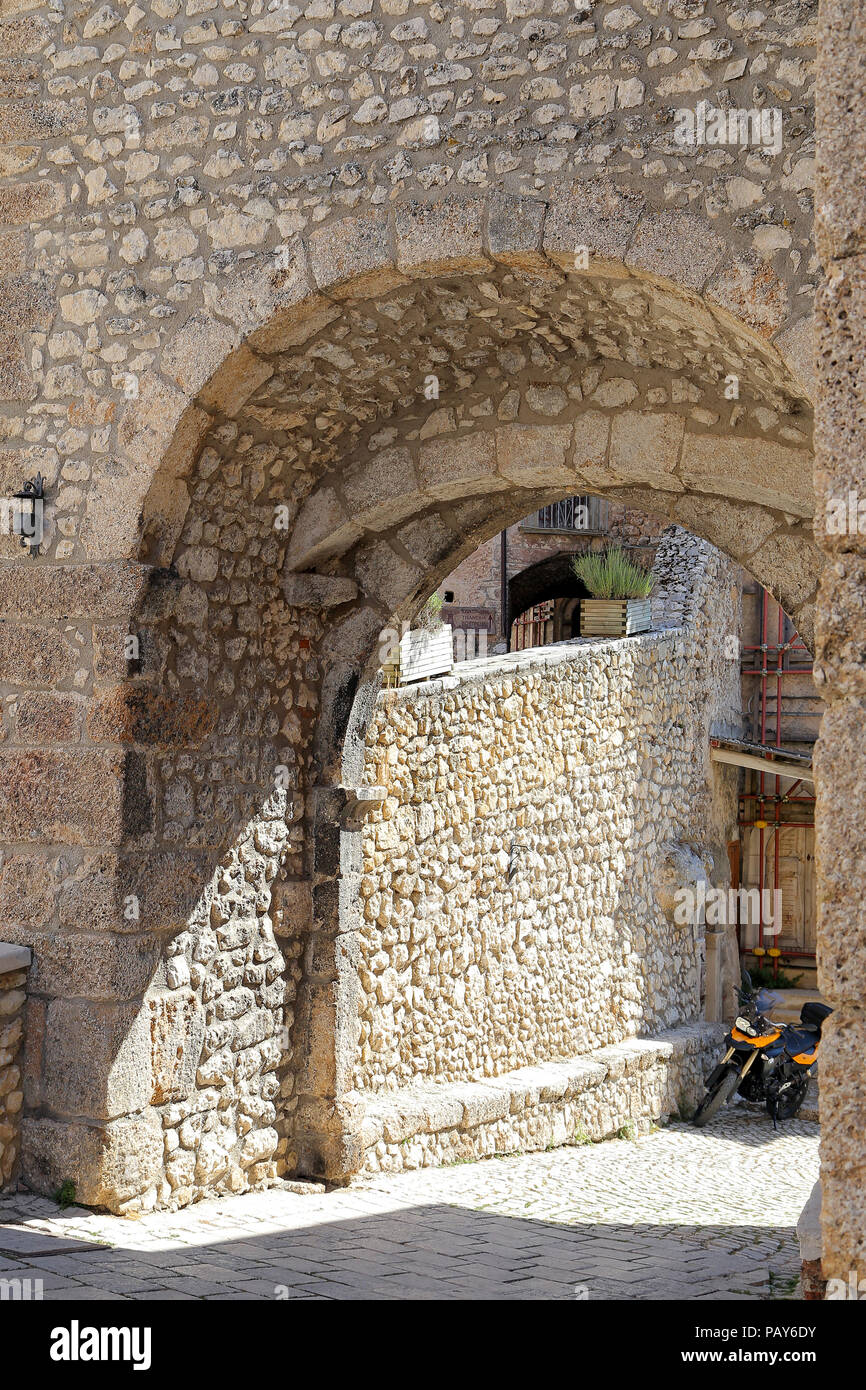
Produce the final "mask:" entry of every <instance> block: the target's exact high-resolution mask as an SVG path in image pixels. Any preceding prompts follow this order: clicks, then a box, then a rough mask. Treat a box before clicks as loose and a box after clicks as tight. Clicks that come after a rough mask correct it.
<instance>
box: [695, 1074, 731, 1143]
mask: <svg viewBox="0 0 866 1390" xmlns="http://www.w3.org/2000/svg"><path fill="white" fill-rule="evenodd" d="M739 1084H740V1073H739V1072H738V1071H737V1070H736V1068H735V1067H732V1068H731V1069H730V1071H727V1072H726V1073H725V1075H724V1076H722V1077H720V1078H719V1080H718V1081H717V1083H716V1085H715V1086H714V1087H713V1089H712V1091H708V1092H707V1094H706V1095H705V1096H704V1098H703V1100H702V1101H701V1103H700V1105H699V1106H698V1108H697V1110H696V1111H695V1113H694V1115H693V1116H692V1124H693V1125H696V1126H697V1128H698V1129H702V1128H703V1127H704V1125H707V1124H709V1122H710V1120H712V1119H714V1118H715V1116H716V1115H718V1113H719V1111H720V1110H721V1108H722V1106H723V1105H726V1104H727V1102H728V1101H729V1100H730V1099H731V1096H732V1095H733V1094H734V1092H735V1091H736V1089H737V1087H738V1086H739Z"/></svg>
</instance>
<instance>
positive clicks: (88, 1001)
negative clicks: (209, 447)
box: [0, 559, 183, 1209]
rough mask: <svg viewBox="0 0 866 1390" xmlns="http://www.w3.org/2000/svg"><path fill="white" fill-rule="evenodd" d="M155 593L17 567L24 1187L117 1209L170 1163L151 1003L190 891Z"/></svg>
mask: <svg viewBox="0 0 866 1390" xmlns="http://www.w3.org/2000/svg"><path fill="white" fill-rule="evenodd" d="M149 586H150V577H149V571H148V570H147V569H146V568H145V567H143V566H141V565H137V564H134V563H124V562H117V563H107V564H104V565H76V566H59V565H58V566H55V565H47V564H40V563H39V562H32V561H30V560H29V559H25V560H24V561H21V562H18V563H17V564H9V565H4V566H3V567H2V568H0V619H2V630H0V683H2V687H3V688H4V690H5V693H6V694H7V695H9V694H11V695H13V696H14V700H11V701H10V700H7V711H8V712H9V713H8V718H9V723H8V727H7V738H6V741H5V743H4V744H3V751H2V753H0V764H2V767H0V776H2V782H3V786H4V789H5V795H4V798H3V801H2V805H0V841H2V847H3V850H4V856H3V862H2V869H0V907H2V935H3V936H4V937H5V938H6V939H7V940H9V941H11V942H14V943H16V944H18V945H20V946H26V947H30V948H31V949H32V953H33V965H32V969H31V972H30V977H29V981H28V1005H27V1038H26V1085H25V1088H24V1092H25V1104H24V1111H23V1119H22V1164H21V1169H22V1176H23V1177H24V1179H25V1181H26V1182H27V1183H28V1185H29V1186H31V1187H33V1188H34V1189H36V1190H37V1191H42V1192H52V1191H54V1190H56V1188H57V1187H59V1186H60V1185H61V1184H62V1183H63V1182H65V1181H70V1182H72V1183H73V1184H74V1185H75V1189H76V1194H77V1196H78V1197H79V1199H80V1200H82V1201H83V1202H85V1203H88V1204H94V1205H107V1206H111V1207H113V1208H114V1209H117V1208H118V1207H121V1206H122V1205H123V1203H124V1201H127V1200H129V1199H130V1198H132V1197H133V1196H136V1195H138V1194H141V1193H142V1192H143V1191H145V1190H147V1189H148V1187H152V1186H153V1183H154V1181H155V1180H156V1177H157V1175H158V1174H159V1173H160V1172H161V1169H162V1154H163V1140H162V1131H161V1126H160V1123H159V1119H158V1117H157V1115H156V1114H155V1112H154V1110H153V1108H152V1099H153V1090H154V1087H153V1039H152V1036H151V1029H150V1025H149V1019H148V1017H147V1014H146V1012H145V1010H144V998H145V994H146V992H147V990H148V989H149V987H150V984H151V982H152V980H153V977H154V975H155V972H156V970H157V967H158V964H159V961H160V958H161V955H162V950H163V946H164V941H165V934H166V932H167V931H168V930H169V929H170V927H171V923H172V920H173V914H172V912H171V910H170V903H171V899H172V897H173V896H174V897H176V896H177V894H178V891H179V885H180V884H181V883H182V882H183V875H182V874H179V872H178V866H177V863H176V862H175V860H174V857H172V856H166V855H163V854H160V853H158V852H155V851H156V850H157V849H158V842H157V824H156V822H157V820H158V807H157V806H156V804H155V797H154V785H155V779H154V776H153V772H152V760H153V757H154V751H153V745H154V744H155V743H159V742H160V740H165V739H166V736H167V735H166V729H167V728H168V729H171V730H173V734H174V736H175V737H176V738H177V741H180V733H179V732H178V726H177V722H176V720H175V719H173V718H172V717H171V711H170V708H169V707H168V706H167V705H166V702H165V701H163V702H162V703H161V704H160V703H159V700H158V698H157V704H156V706H154V704H153V701H154V699H155V698H156V694H155V687H154V685H153V684H152V682H154V681H156V680H157V673H156V671H155V670H153V669H151V667H152V665H153V664H154V662H153V652H152V650H151V648H150V644H149V642H148V641H147V639H146V638H145V637H144V636H143V629H144V627H145V624H146V622H147V616H146V609H147V608H148V605H149V604H150V602H151V600H150V598H149V597H148V591H149ZM140 630H141V631H140ZM131 633H132V634H134V635H136V634H137V635H138V636H139V637H140V638H142V641H141V642H140V644H139V648H138V649H136V648H135V645H134V644H133V646H132V647H131V648H130V647H129V646H128V645H127V643H126V641H125V638H126V637H127V636H128V635H129V634H131ZM136 650H137V655H136ZM156 664H157V665H158V663H156ZM171 736H172V735H171V734H170V735H169V736H168V737H169V739H170V738H171ZM169 860H171V862H168V861H169ZM174 915H180V916H181V920H182V914H174Z"/></svg>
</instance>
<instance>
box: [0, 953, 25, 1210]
mask: <svg viewBox="0 0 866 1390" xmlns="http://www.w3.org/2000/svg"><path fill="white" fill-rule="evenodd" d="M29 966H30V952H29V951H28V950H27V948H26V946H10V945H9V943H8V942H5V941H0V1192H2V1191H5V1190H6V1189H7V1188H13V1187H14V1185H15V1178H16V1175H17V1172H18V1158H19V1154H20V1152H21V1106H22V1102H23V1100H24V1093H23V1090H22V1084H23V1083H22V1078H21V1066H20V1062H21V1057H20V1053H21V1043H22V1039H23V1037H24V1003H25V999H26V995H25V986H26V983H27V971H28V968H29Z"/></svg>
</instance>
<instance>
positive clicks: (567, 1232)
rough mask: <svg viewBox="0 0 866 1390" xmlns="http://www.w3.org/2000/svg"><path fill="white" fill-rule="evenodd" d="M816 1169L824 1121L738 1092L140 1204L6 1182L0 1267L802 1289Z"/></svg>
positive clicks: (265, 1280)
mask: <svg viewBox="0 0 866 1390" xmlns="http://www.w3.org/2000/svg"><path fill="white" fill-rule="evenodd" d="M817 1174H818V1126H817V1125H816V1124H814V1123H813V1122H811V1121H808V1120H798V1121H794V1122H792V1123H789V1124H787V1125H785V1126H784V1127H783V1128H781V1129H780V1130H779V1131H778V1132H777V1133H775V1134H774V1133H773V1130H772V1127H771V1125H770V1122H769V1120H768V1119H767V1117H766V1115H762V1114H755V1113H753V1112H752V1111H749V1110H748V1109H746V1107H736V1108H735V1109H734V1110H733V1111H731V1112H729V1113H728V1114H727V1115H725V1116H724V1117H722V1118H720V1119H719V1120H717V1121H716V1122H715V1123H714V1124H713V1125H711V1126H710V1127H709V1128H707V1129H705V1130H700V1131H698V1130H694V1129H692V1128H691V1127H690V1126H687V1125H683V1124H679V1123H677V1124H673V1125H671V1126H670V1127H668V1128H666V1129H660V1130H657V1131H655V1132H654V1133H652V1134H649V1135H647V1136H645V1137H643V1138H640V1139H638V1140H637V1141H634V1142H633V1141H630V1140H627V1139H621V1140H611V1141H609V1142H607V1143H604V1144H596V1145H588V1146H586V1147H583V1148H564V1149H556V1150H553V1151H551V1152H549V1153H540V1154H539V1153H536V1154H518V1155H513V1156H510V1157H506V1158H501V1159H489V1160H486V1161H485V1162H480V1163H467V1164H459V1165H456V1166H453V1167H450V1168H439V1169H425V1170H423V1171H420V1172H416V1173H405V1174H400V1175H398V1176H394V1177H390V1178H381V1177H380V1178H368V1179H364V1180H361V1181H358V1182H357V1183H356V1184H355V1185H353V1186H352V1187H350V1188H347V1189H345V1188H344V1189H342V1190H339V1191H334V1192H328V1193H326V1192H322V1191H315V1190H313V1191H312V1192H310V1193H308V1194H304V1195H300V1194H299V1193H296V1192H292V1191H287V1190H284V1189H273V1190H271V1191H268V1192H263V1193H257V1194H249V1195H246V1196H241V1197H228V1198H225V1199H222V1200H212V1201H206V1202H200V1203H198V1204H197V1205H196V1206H193V1207H190V1208H187V1209H186V1210H184V1211H182V1212H178V1213H175V1214H167V1213H159V1214H154V1215H150V1216H147V1217H144V1218H142V1219H141V1220H139V1221H125V1220H123V1219H121V1218H119V1217H112V1216H100V1215H98V1214H96V1213H93V1212H89V1211H85V1210H84V1209H82V1208H80V1207H73V1208H70V1209H69V1210H67V1211H65V1212H63V1213H61V1212H59V1211H58V1208H57V1207H56V1205H55V1204H54V1203H53V1202H51V1201H49V1200H47V1199H45V1198H42V1197H34V1196H31V1195H27V1194H17V1195H15V1196H10V1197H6V1198H2V1199H0V1280H3V1279H6V1280H9V1279H15V1278H17V1279H28V1278H29V1279H31V1280H35V1279H41V1280H42V1281H43V1296H44V1297H45V1298H46V1299H58V1300H65V1299H95V1300H99V1299H133V1300H143V1299H205V1300H211V1299H247V1298H251V1299H274V1298H306V1299H310V1298H312V1299H323V1298H324V1299H363V1298H373V1299H383V1298H384V1299H466V1298H471V1299H487V1298H496V1299H512V1298H518V1299H530V1298H537V1299H574V1298H588V1299H626V1298H629V1299H657V1298H676V1299H732V1298H739V1299H774V1298H791V1297H798V1296H799V1294H798V1290H797V1273H798V1265H799V1255H798V1250H797V1241H796V1235H795V1231H794V1227H795V1225H796V1221H797V1217H798V1216H799V1213H800V1211H801V1209H802V1207H803V1205H804V1203H805V1201H806V1198H807V1197H808V1195H809V1192H810V1190H811V1187H812V1184H813V1182H814V1181H815V1179H816V1177H817ZM100 1242H103V1243H102V1244H100Z"/></svg>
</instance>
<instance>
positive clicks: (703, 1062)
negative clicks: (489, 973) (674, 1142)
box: [361, 1022, 724, 1171]
mask: <svg viewBox="0 0 866 1390" xmlns="http://www.w3.org/2000/svg"><path fill="white" fill-rule="evenodd" d="M723 1036H724V1028H723V1026H722V1025H720V1024H716V1023H704V1022H698V1023H692V1024H686V1025H684V1026H683V1027H681V1028H676V1029H672V1030H671V1031H670V1032H667V1033H662V1034H659V1035H658V1036H657V1037H654V1038H628V1039H626V1040H625V1041H624V1042H621V1043H616V1044H613V1045H611V1046H609V1047H603V1048H599V1049H598V1050H597V1051H594V1052H590V1053H585V1054H582V1055H581V1056H577V1057H571V1058H569V1059H568V1060H567V1061H563V1062H543V1063H541V1064H539V1065H538V1066H534V1067H521V1068H519V1069H518V1070H515V1071H511V1072H505V1073H503V1075H501V1076H496V1077H489V1078H484V1079H483V1080H481V1081H464V1082H453V1083H445V1084H440V1085H436V1084H427V1085H423V1084H422V1085H418V1086H411V1087H406V1088H404V1089H403V1090H399V1091H394V1092H391V1093H389V1094H381V1095H376V1096H365V1097H364V1099H365V1101H366V1110H365V1114H364V1119H363V1123H362V1126H361V1142H362V1144H363V1146H364V1149H365V1150H366V1159H365V1165H364V1166H365V1167H366V1168H367V1169H368V1171H369V1170H370V1169H371V1168H372V1169H373V1170H374V1171H378V1170H383V1171H394V1170H396V1169H399V1168H403V1167H419V1166H422V1165H423V1166H426V1165H428V1164H433V1163H436V1162H448V1161H450V1158H451V1155H452V1154H453V1156H454V1157H476V1158H481V1157H484V1156H485V1154H489V1153H494V1152H503V1151H508V1150H506V1149H503V1147H502V1146H503V1145H505V1144H508V1145H510V1148H511V1149H514V1148H526V1149H538V1148H543V1147H547V1145H548V1144H549V1143H560V1144H561V1143H566V1142H568V1141H569V1138H573V1135H574V1130H575V1128H576V1127H577V1125H578V1124H580V1125H582V1126H583V1128H584V1129H585V1130H586V1133H587V1134H588V1136H589V1137H590V1138H591V1139H594V1140H595V1139H604V1138H608V1137H610V1135H612V1134H614V1133H615V1132H616V1131H617V1129H619V1128H621V1127H622V1125H623V1124H626V1123H629V1122H632V1123H636V1124H637V1125H638V1126H639V1127H640V1126H641V1125H643V1126H644V1127H647V1126H648V1125H649V1123H651V1122H652V1121H654V1120H658V1119H660V1118H662V1116H666V1115H670V1114H671V1113H672V1112H673V1111H674V1110H676V1106H677V1101H678V1100H679V1098H680V1095H682V1096H683V1097H684V1098H687V1099H688V1100H690V1101H694V1100H697V1090H698V1089H699V1087H700V1084H702V1080H703V1070H704V1067H705V1066H706V1067H708V1066H709V1065H711V1062H712V1058H713V1056H714V1053H715V1051H716V1049H717V1047H718V1044H719V1041H720V1040H721V1038H722V1037H723ZM693 1092H694V1094H692V1093H693ZM569 1126H571V1129H570V1132H569ZM434 1137H435V1140H436V1141H438V1142H437V1147H438V1148H439V1149H440V1150H441V1149H444V1150H445V1151H446V1153H447V1155H448V1156H444V1155H442V1154H440V1155H439V1156H438V1157H437V1156H435V1155H434V1153H433V1152H432V1148H431V1142H430V1141H431V1139H433V1138H434ZM410 1141H415V1143H414V1145H413V1149H414V1150H416V1151H412V1150H408V1151H407V1148H406V1146H407V1145H408V1144H409V1143H410ZM383 1148H384V1150H385V1151H384V1152H381V1150H382V1149H383Z"/></svg>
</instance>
